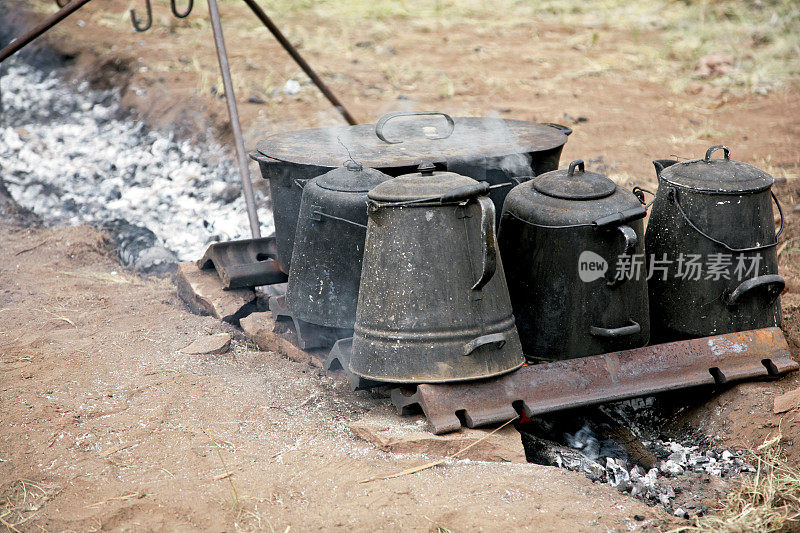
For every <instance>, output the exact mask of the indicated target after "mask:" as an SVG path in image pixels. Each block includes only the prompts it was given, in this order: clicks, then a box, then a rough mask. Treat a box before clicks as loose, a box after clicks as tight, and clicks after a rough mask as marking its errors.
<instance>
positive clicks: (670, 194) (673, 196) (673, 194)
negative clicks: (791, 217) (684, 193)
mask: <svg viewBox="0 0 800 533" xmlns="http://www.w3.org/2000/svg"><path fill="white" fill-rule="evenodd" d="M712 148H724V146H720V147H716V146H715V147H712ZM709 151H711V148H709ZM706 155H708V154H706ZM769 193H770V195H772V199H773V200H774V201H775V205H776V206H777V207H778V213H779V214H780V216H781V226H780V228H778V233H776V234H775V242H773V243H771V244H763V245H761V246H752V247H750V248H734V247H732V246H729V245H727V244H725V243H724V242H722V241H720V240H718V239H715V238H714V237H712V236H711V235H709V234H708V233H706V232H704V231H703V230H701V229H700V228H699V227H697V225H696V224H695V223H694V222H692V221H691V220H689V217H688V215H687V214H686V211H684V210H683V206H681V202H680V200H679V199H678V191H677V190H676V189H675V188H674V187H673V188H670V189H669V191H668V192H667V197H668V198H669V199H670V201H671V202H673V203H674V204H675V206H676V207H677V208H678V211H679V212H680V214H681V216H682V217H683V219H684V220H685V221H686V223H687V224H689V225H690V226H691V227H692V228H693V229H694V230H695V231H696V232H697V233H699V234H700V235H702V236H703V237H705V238H706V239H708V240H709V241H711V242H715V243H717V244H719V245H720V246H723V247H725V248H726V249H728V250H729V251H731V252H757V251H759V250H767V249H768V248H772V247H773V246H776V245H777V244H778V237H780V236H781V233H783V225H784V222H785V220H784V217H783V209H782V208H781V203H780V202H779V201H778V197H777V196H775V193H774V192H772V191H769Z"/></svg>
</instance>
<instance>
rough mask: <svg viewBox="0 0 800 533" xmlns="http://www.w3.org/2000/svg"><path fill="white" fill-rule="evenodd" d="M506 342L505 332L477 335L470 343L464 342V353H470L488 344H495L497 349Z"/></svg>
mask: <svg viewBox="0 0 800 533" xmlns="http://www.w3.org/2000/svg"><path fill="white" fill-rule="evenodd" d="M505 343H506V334H505V332H500V333H489V334H488V335H481V336H480V337H476V338H474V339H472V340H471V341H469V342H468V343H466V344H464V355H469V354H471V353H472V352H474V351H475V350H477V349H478V348H480V347H481V346H485V345H487V344H494V345H495V346H496V347H497V349H498V350H499V349H500V348H502V347H503V346H504V345H505Z"/></svg>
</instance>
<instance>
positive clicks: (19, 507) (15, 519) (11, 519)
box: [0, 479, 54, 533]
mask: <svg viewBox="0 0 800 533" xmlns="http://www.w3.org/2000/svg"><path fill="white" fill-rule="evenodd" d="M0 489H1V492H0V526H2V528H3V529H4V530H6V531H13V532H15V533H18V532H19V531H20V528H22V529H27V528H26V527H25V524H27V523H29V522H30V521H31V520H33V519H35V518H36V516H37V515H38V512H39V510H41V509H42V508H43V507H44V506H45V504H46V503H47V502H48V501H50V500H51V499H52V498H53V496H54V494H53V492H52V491H51V490H49V488H46V487H44V486H42V485H41V484H38V483H34V482H33V481H31V480H29V479H17V480H14V481H12V482H11V483H9V484H7V485H5V486H3V487H2V488H0Z"/></svg>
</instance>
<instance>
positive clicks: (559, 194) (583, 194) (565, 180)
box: [533, 159, 617, 200]
mask: <svg viewBox="0 0 800 533" xmlns="http://www.w3.org/2000/svg"><path fill="white" fill-rule="evenodd" d="M576 168H577V170H576ZM533 187H534V189H536V190H537V191H539V192H540V193H542V194H546V195H547V196H552V197H553V198H562V199H564V200H596V199H598V198H605V197H606V196H610V195H611V194H612V193H613V192H614V191H615V190H616V188H617V185H616V184H615V183H614V182H613V181H611V180H610V179H608V178H607V177H605V176H604V175H603V174H600V173H597V172H587V171H586V169H585V165H584V164H583V160H581V159H578V160H575V161H573V162H572V163H570V164H569V168H568V169H567V170H563V169H562V170H553V171H551V172H546V173H544V174H542V175H541V176H538V177H536V178H534V179H533Z"/></svg>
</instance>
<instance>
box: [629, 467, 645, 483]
mask: <svg viewBox="0 0 800 533" xmlns="http://www.w3.org/2000/svg"><path fill="white" fill-rule="evenodd" d="M646 475H647V471H646V470H645V469H644V468H642V467H641V466H639V465H636V466H634V467H633V468H631V480H636V479H640V478H643V477H644V476H646Z"/></svg>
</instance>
